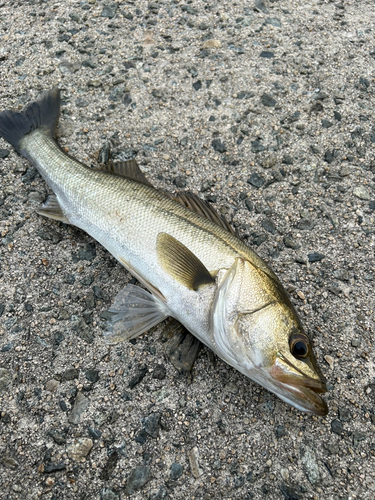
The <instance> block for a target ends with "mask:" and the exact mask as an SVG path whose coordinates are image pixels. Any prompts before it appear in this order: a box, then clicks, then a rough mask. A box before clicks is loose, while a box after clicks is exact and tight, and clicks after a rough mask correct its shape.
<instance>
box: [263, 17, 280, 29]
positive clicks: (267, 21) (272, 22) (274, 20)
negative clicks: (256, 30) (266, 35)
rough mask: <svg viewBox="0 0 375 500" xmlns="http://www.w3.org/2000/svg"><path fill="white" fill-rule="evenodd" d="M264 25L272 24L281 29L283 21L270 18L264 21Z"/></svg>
mask: <svg viewBox="0 0 375 500" xmlns="http://www.w3.org/2000/svg"><path fill="white" fill-rule="evenodd" d="M264 24H270V25H271V26H274V27H275V28H281V21H280V19H278V18H277V17H268V18H267V19H266V20H265V21H264Z"/></svg>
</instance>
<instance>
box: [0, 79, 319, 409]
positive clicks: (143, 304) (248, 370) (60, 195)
mask: <svg viewBox="0 0 375 500" xmlns="http://www.w3.org/2000/svg"><path fill="white" fill-rule="evenodd" d="M59 108H60V92H59V90H58V89H57V88H56V89H53V90H51V91H49V92H47V93H45V94H43V95H42V96H41V98H40V99H39V100H38V101H37V102H34V103H32V104H30V105H29V106H27V107H26V108H25V109H24V111H22V112H21V113H18V112H15V111H4V112H2V113H1V114H0V135H1V136H2V137H3V138H4V139H6V140H7V141H8V142H10V143H11V144H12V145H13V146H14V147H15V148H16V150H17V151H18V152H19V153H21V154H22V155H23V156H25V157H26V158H27V159H29V160H30V161H31V162H32V163H33V164H34V165H35V166H36V167H37V169H38V171H39V172H40V174H41V175H42V176H43V178H44V179H45V181H46V182H47V184H48V185H49V186H50V187H51V188H52V190H53V192H54V193H55V194H54V195H52V196H50V197H49V198H48V199H47V201H46V203H45V204H44V205H43V206H42V208H41V209H40V210H39V213H41V214H42V215H44V216H47V217H52V218H54V219H57V220H60V221H64V222H67V223H69V224H73V225H75V226H77V227H79V228H81V229H83V230H84V231H86V232H87V233H88V234H89V235H91V236H92V237H93V238H95V239H96V240H97V241H98V242H100V243H101V244H102V245H103V246H104V247H105V248H106V249H107V250H108V251H109V252H111V254H112V255H114V256H115V258H116V259H117V260H118V261H119V262H121V263H122V264H123V265H124V267H125V268H126V269H128V270H129V271H130V272H131V273H132V274H133V275H134V276H135V277H136V278H137V279H138V280H139V281H140V282H141V283H142V284H143V285H144V286H145V287H146V288H147V289H148V290H149V292H151V293H149V292H147V291H145V290H144V289H142V288H140V287H137V286H134V285H127V286H126V287H125V288H124V290H122V291H121V292H120V293H119V294H118V296H117V297H116V299H115V302H114V304H113V306H112V307H111V309H110V310H111V311H112V312H113V317H112V320H111V321H110V324H109V327H108V331H107V332H106V337H107V340H108V342H110V343H115V342H118V341H122V340H126V339H131V338H133V337H136V336H137V335H140V334H141V333H143V332H145V331H147V330H148V329H149V328H151V327H152V326H154V325H156V324H158V323H159V322H161V321H162V320H164V319H165V318H167V317H168V316H171V317H173V318H175V319H176V320H178V321H179V322H180V323H181V324H182V325H184V326H185V327H186V329H187V330H188V331H189V332H191V333H192V334H193V335H194V336H195V337H197V338H198V339H199V340H201V341H202V342H203V343H204V344H206V345H207V346H208V347H210V348H211V349H212V350H213V351H214V352H215V353H216V354H217V355H218V356H220V358H222V359H223V360H224V361H226V362H227V363H228V364H229V365H231V366H233V367H234V368H236V369H237V370H239V371H240V372H241V373H243V374H244V375H246V376H248V377H250V378H251V379H253V380H255V381H256V382H258V383H259V384H261V385H262V386H263V387H265V388H267V389H268V390H270V391H271V392H273V393H275V394H277V395H278V396H279V397H280V398H281V399H282V400H284V401H286V402H288V403H290V404H291V405H293V406H295V407H296V408H298V409H300V410H302V411H307V412H310V413H314V414H317V415H326V414H327V412H328V408H327V405H326V403H325V402H324V401H323V399H322V398H321V397H320V394H321V393H324V392H326V385H325V381H324V378H323V376H322V373H321V371H320V369H319V367H318V364H317V361H316V358H315V355H314V352H313V349H312V345H311V342H310V340H309V338H308V336H307V335H306V333H304V330H303V327H302V325H301V323H300V320H299V318H298V316H297V313H296V311H295V309H294V307H293V306H292V304H291V302H290V300H289V298H288V296H287V294H286V292H285V291H284V289H283V287H282V285H281V283H280V281H279V280H278V279H277V277H276V276H275V274H274V273H273V272H272V271H271V269H270V268H269V267H268V266H267V265H266V263H265V262H264V261H263V260H262V259H261V258H260V257H259V256H258V255H257V254H256V253H255V252H254V251H253V250H251V249H250V248H248V247H247V246H246V245H245V244H244V243H243V242H242V241H240V240H239V239H238V238H237V237H236V236H235V235H234V234H232V232H231V231H230V230H229V229H230V228H229V226H227V225H226V223H224V222H223V221H222V219H221V218H220V217H219V216H218V215H217V214H216V213H215V212H214V210H213V209H212V208H210V207H209V206H207V205H206V204H205V203H204V202H203V201H202V200H200V199H199V198H198V197H196V196H195V195H191V194H190V195H188V194H186V195H183V194H181V195H177V196H176V197H175V198H173V197H171V196H168V195H167V194H165V193H163V192H161V191H158V190H156V189H154V188H153V187H152V186H151V185H150V184H149V183H148V182H147V180H146V178H145V177H144V175H143V173H142V172H141V171H140V170H139V168H138V166H137V165H136V164H135V163H134V162H131V163H130V164H129V163H128V164H127V163H125V164H124V163H120V164H119V165H114V166H113V167H112V171H111V172H109V171H103V170H94V169H92V168H89V167H87V166H85V165H83V164H82V163H80V162H78V161H77V160H75V159H74V158H71V157H70V156H67V155H66V154H65V153H64V152H63V151H62V150H61V149H60V148H59V146H58V145H57V143H56V141H55V139H54V136H55V129H56V124H57V120H58V115H59Z"/></svg>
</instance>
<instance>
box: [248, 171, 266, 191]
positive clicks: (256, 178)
mask: <svg viewBox="0 0 375 500" xmlns="http://www.w3.org/2000/svg"><path fill="white" fill-rule="evenodd" d="M247 182H248V183H249V184H251V185H252V186H254V187H256V188H261V187H262V186H263V184H264V182H265V180H264V177H263V176H262V175H259V174H257V173H256V172H254V173H253V174H251V175H250V178H249V179H248V180H247Z"/></svg>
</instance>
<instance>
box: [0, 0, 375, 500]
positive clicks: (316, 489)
mask: <svg viewBox="0 0 375 500" xmlns="http://www.w3.org/2000/svg"><path fill="white" fill-rule="evenodd" d="M374 24H375V16H374V2H373V1H372V0H371V1H370V0H362V1H359V0H357V1H355V0H351V1H345V2H343V3H338V2H331V1H306V2H298V1H296V0H291V1H289V2H287V1H283V0H280V1H276V0H273V1H270V2H269V3H266V2H262V1H259V0H257V1H255V3H254V0H250V1H249V2H242V1H237V2H220V3H219V5H217V4H216V3H214V2H204V1H203V0H202V1H200V0H192V1H191V0H190V1H187V2H184V1H179V0H164V1H160V2H157V1H154V2H145V1H133V0H128V1H120V0H119V1H118V2H117V3H115V2H112V3H107V2H102V1H96V0H88V1H79V2H78V1H77V2H76V1H75V2H72V1H66V2H57V1H48V0H44V1H38V2H37V1H34V0H28V1H22V2H21V1H20V2H17V1H5V2H1V4H0V33H1V35H0V36H1V45H0V69H1V73H0V80H1V93H0V109H8V108H10V107H13V108H21V107H22V106H23V105H24V104H25V103H27V102H29V101H30V100H32V99H34V98H35V97H37V96H38V95H39V94H40V93H41V91H42V90H46V89H50V88H51V87H52V86H54V85H58V86H59V87H60V88H61V90H62V96H63V105H62V113H61V120H60V126H59V136H60V144H61V145H62V147H63V148H65V149H66V150H67V151H69V153H70V154H71V155H73V156H75V157H76V158H78V159H79V160H81V161H82V162H85V163H88V164H90V163H91V164H95V163H96V160H97V158H98V152H99V151H101V155H102V156H101V158H102V159H103V158H104V157H105V155H106V152H107V151H108V148H109V147H110V148H111V150H112V156H113V157H114V158H120V159H129V158H134V157H135V158H136V159H137V161H138V163H139V164H140V165H141V167H142V169H143V170H144V171H145V172H146V175H147V176H148V178H149V179H150V181H151V182H152V183H153V184H154V185H155V186H156V187H160V188H164V189H168V190H171V191H173V190H180V189H183V190H184V189H187V190H191V191H194V192H197V193H200V196H202V197H203V198H205V199H207V200H209V201H211V202H212V203H213V204H214V206H215V207H216V208H217V209H218V210H220V211H221V212H222V213H223V214H225V216H226V217H227V218H228V220H230V221H231V223H232V224H233V225H234V226H235V227H236V228H237V230H238V231H239V233H240V234H241V236H242V237H243V238H244V239H245V240H246V241H247V242H248V243H249V245H252V246H253V247H254V248H255V249H256V251H257V252H258V253H259V254H260V255H261V256H262V257H263V258H264V259H265V260H266V261H267V262H269V263H270V264H271V265H272V267H273V269H274V270H275V272H276V274H277V275H278V276H279V277H280V278H281V280H282V281H283V283H284V284H285V286H286V288H287V289H288V290H289V292H290V293H291V297H292V301H293V303H294V304H295V306H296V308H297V309H298V311H299V313H300V315H301V318H302V321H303V323H304V325H305V326H306V329H307V331H308V332H309V335H310V336H311V338H312V339H313V342H314V344H315V350H316V352H317V356H318V359H319V363H320V365H321V367H322V369H323V372H324V373H325V375H326V377H327V380H328V387H329V392H328V394H327V395H326V398H325V399H326V401H327V402H328V405H329V408H330V412H329V415H328V416H327V417H326V418H318V417H314V416H309V415H307V414H302V413H301V412H299V411H297V410H295V409H293V408H291V407H290V406H288V405H287V404H285V403H283V402H281V401H280V400H279V399H278V398H277V397H276V396H273V395H272V394H270V393H269V392H267V391H266V390H263V389H262V388H261V387H260V386H258V385H256V384H255V383H253V382H251V381H250V380H248V379H246V378H245V377H244V376H242V375H241V374H240V373H238V372H236V371H235V370H234V369H232V368H230V367H229V366H227V365H226V364H225V363H224V362H222V361H221V360H220V359H218V358H217V357H216V356H214V355H213V354H212V353H211V352H210V351H209V350H208V349H206V348H203V349H202V350H201V351H200V353H199V355H198V359H197V361H196V363H195V365H194V368H193V370H192V373H191V376H190V377H182V376H179V375H178V373H177V371H176V369H175V368H174V367H173V365H172V364H171V363H170V362H169V361H168V359H167V356H166V351H165V346H164V344H163V342H162V341H161V338H162V336H163V335H162V327H161V326H159V327H158V328H156V329H155V331H154V332H150V333H149V334H146V335H143V336H142V337H141V338H139V339H137V340H135V341H132V342H130V343H125V344H122V345H118V346H115V347H108V346H107V345H106V344H105V343H104V340H103V336H102V333H103V321H104V320H103V317H104V316H105V311H106V310H107V309H108V308H109V306H110V304H111V301H112V300H113V298H114V296H115V294H116V293H117V291H118V290H120V289H121V288H122V287H123V286H124V285H125V284H126V283H127V282H128V281H129V280H131V279H132V278H131V276H130V275H129V274H128V273H127V272H125V271H124V269H123V268H121V267H120V265H119V264H118V263H117V262H116V261H115V260H114V258H112V256H111V255H109V254H108V253H107V252H106V251H105V250H104V249H103V248H101V247H100V246H99V244H96V243H95V242H93V240H92V239H91V238H89V237H88V236H87V235H86V234H84V233H82V232H81V231H79V230H78V229H76V228H74V227H69V226H65V225H63V224H59V223H57V222H54V221H51V220H46V219H44V218H42V217H40V216H38V215H37V214H36V212H35V209H36V207H37V206H38V204H39V203H40V202H41V201H43V200H44V198H45V197H46V194H47V193H48V188H47V187H46V185H45V183H44V182H43V180H42V179H41V178H40V176H39V175H38V174H37V172H36V171H35V169H34V168H33V167H32V166H30V164H29V163H28V162H27V161H26V160H24V159H22V158H20V157H19V156H18V155H17V154H16V153H15V151H14V150H13V149H12V148H11V147H10V146H9V145H8V144H7V143H5V142H4V141H1V143H0V157H1V158H2V159H1V160H0V173H1V192H0V216H1V217H0V218H1V243H2V245H1V247H0V248H1V254H0V259H1V260H0V263H1V274H0V278H1V281H0V315H1V318H0V350H1V355H0V356H1V358H0V359H1V368H0V417H1V418H0V491H1V493H0V497H1V498H4V499H7V500H18V499H30V500H31V499H36V498H39V497H41V498H43V499H46V500H52V499H79V500H84V499H87V500H88V499H102V500H119V499H123V498H126V497H127V495H128V494H131V495H132V497H131V498H134V499H154V500H156V499H164V498H165V499H168V498H173V499H210V498H215V499H217V498H223V499H244V500H250V499H255V500H256V499H265V498H267V499H271V500H276V499H277V500H278V499H284V498H285V499H289V500H298V499H329V500H331V499H332V500H336V499H343V500H344V499H345V500H349V499H361V500H363V499H373V498H374V497H375V469H374V458H375V438H374V431H375V409H374V398H375V367H374V361H373V359H374V354H375V353H374V350H375V346H374V342H373V331H374V320H375V313H374V309H375V302H374V276H375V262H374V242H375V238H374V218H375V213H374V210H375V192H374V191H375V177H374V175H375V161H374V144H375V127H374V122H373V120H372V115H373V108H374V104H375V103H374V89H375V85H374V82H375V69H374V63H375V60H374V59H375V41H374ZM103 312H104V314H103Z"/></svg>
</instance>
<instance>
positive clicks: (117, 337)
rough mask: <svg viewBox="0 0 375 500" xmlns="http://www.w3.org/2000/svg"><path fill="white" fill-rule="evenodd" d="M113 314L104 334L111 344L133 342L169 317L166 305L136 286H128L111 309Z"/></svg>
mask: <svg viewBox="0 0 375 500" xmlns="http://www.w3.org/2000/svg"><path fill="white" fill-rule="evenodd" d="M109 312H110V313H112V314H113V315H112V317H111V319H109V320H108V322H107V329H106V331H105V333H104V335H105V337H106V341H107V342H108V343H109V344H117V343H118V342H123V341H125V340H131V339H133V338H134V337H137V336H138V335H141V334H142V333H144V332H146V331H147V330H149V329H150V328H152V327H153V326H155V325H157V324H158V323H160V322H161V321H163V320H164V319H165V318H167V317H168V316H169V312H168V310H167V308H166V306H165V304H164V303H163V302H162V301H161V300H160V299H159V298H158V297H155V296H153V295H152V294H151V293H149V292H146V290H143V288H140V287H139V286H136V285H127V286H126V287H125V288H123V289H122V290H121V291H120V292H119V293H118V294H117V296H116V298H115V301H114V303H113V304H112V306H111V307H110V309H109Z"/></svg>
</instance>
